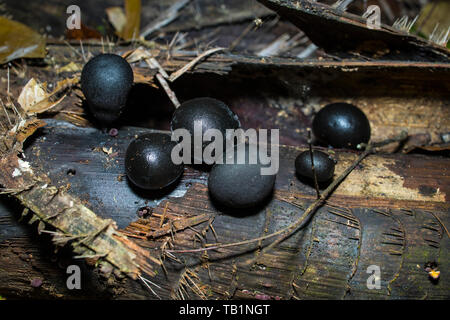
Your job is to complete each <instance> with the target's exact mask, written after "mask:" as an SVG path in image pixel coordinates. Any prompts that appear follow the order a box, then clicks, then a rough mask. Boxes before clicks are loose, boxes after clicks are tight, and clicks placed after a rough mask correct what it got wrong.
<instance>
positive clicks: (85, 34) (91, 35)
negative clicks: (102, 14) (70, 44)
mask: <svg viewBox="0 0 450 320" xmlns="http://www.w3.org/2000/svg"><path fill="white" fill-rule="evenodd" d="M101 37H102V34H101V33H100V32H98V31H97V30H95V29H92V28H89V27H88V26H86V25H84V24H83V23H81V28H80V29H67V30H66V38H67V39H69V40H83V39H100V38H101Z"/></svg>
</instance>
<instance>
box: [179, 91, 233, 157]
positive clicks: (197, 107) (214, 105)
mask: <svg viewBox="0 0 450 320" xmlns="http://www.w3.org/2000/svg"><path fill="white" fill-rule="evenodd" d="M196 121H201V128H202V134H205V132H206V131H207V130H208V129H217V130H219V131H220V132H221V133H222V135H223V138H224V140H223V146H224V148H225V140H226V130H227V129H238V128H240V126H241V124H240V122H239V119H238V117H237V115H236V114H235V113H234V112H233V111H231V109H230V108H229V107H228V106H227V105H226V104H225V103H223V102H222V101H219V100H217V99H213V98H207V97H202V98H195V99H192V100H188V101H186V102H184V103H182V104H181V106H180V107H178V108H177V109H176V110H175V112H174V114H173V117H172V121H171V129H172V131H174V130H176V129H186V130H188V131H189V133H190V134H191V137H192V138H191V142H192V144H193V143H194V124H195V122H196ZM209 143H211V142H203V145H202V150H203V149H204V148H205V147H206V146H207V145H208V144H209ZM193 150H194V146H192V156H194V152H193Z"/></svg>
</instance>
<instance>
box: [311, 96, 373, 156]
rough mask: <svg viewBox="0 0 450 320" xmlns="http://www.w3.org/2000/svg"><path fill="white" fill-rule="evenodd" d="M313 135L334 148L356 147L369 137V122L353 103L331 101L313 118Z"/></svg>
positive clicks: (367, 140) (365, 141)
mask: <svg viewBox="0 0 450 320" xmlns="http://www.w3.org/2000/svg"><path fill="white" fill-rule="evenodd" d="M313 132H314V135H315V136H316V137H317V139H319V140H320V141H321V142H324V143H326V144H328V145H330V146H333V147H335V148H350V149H356V147H357V145H358V144H360V143H367V142H369V139H370V123H369V120H368V119H367V117H366V115H365V114H364V113H363V112H362V111H361V110H360V109H358V108H357V107H355V106H354V105H351V104H348V103H332V104H329V105H327V106H325V107H324V108H322V109H321V110H320V111H319V112H318V113H317V115H316V116H315V117H314V120H313Z"/></svg>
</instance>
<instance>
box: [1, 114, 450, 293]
mask: <svg viewBox="0 0 450 320" xmlns="http://www.w3.org/2000/svg"><path fill="white" fill-rule="evenodd" d="M143 130H145V129H137V128H122V129H120V131H119V135H118V136H117V137H115V138H113V137H110V136H109V135H107V134H105V133H102V132H101V131H99V130H97V129H91V128H77V127H74V126H72V125H70V124H68V123H64V122H54V121H51V120H49V125H48V126H47V127H46V128H44V129H43V130H42V131H41V133H40V134H39V135H37V136H36V138H35V139H34V140H33V141H30V143H29V145H28V146H27V149H26V156H27V160H28V161H30V163H31V164H32V165H33V167H35V168H36V170H37V168H41V170H43V171H44V172H48V174H49V176H50V177H51V179H52V182H53V183H55V184H56V185H58V186H67V188H68V192H69V193H70V194H71V195H74V196H76V197H78V198H79V199H80V200H81V201H82V203H85V204H86V205H87V206H88V207H89V208H91V209H92V210H94V211H95V212H96V213H98V214H99V215H100V216H101V217H103V218H112V219H114V220H115V221H116V222H117V223H118V225H119V227H121V228H123V230H124V232H126V233H127V234H128V235H129V236H133V237H137V238H139V237H140V236H141V235H142V230H158V229H159V227H160V225H161V224H160V223H161V221H162V222H163V225H164V224H167V223H168V222H169V221H185V218H186V217H191V218H192V217H199V216H201V215H208V216H210V217H211V218H214V219H213V220H210V221H207V222H202V223H199V224H198V223H193V224H192V226H191V227H188V228H185V229H180V231H178V232H175V234H174V239H173V240H171V239H172V238H171V235H163V236H161V237H156V238H155V239H153V238H150V239H148V240H146V239H137V241H138V243H139V244H140V245H142V246H143V247H147V248H148V250H150V251H151V252H152V253H154V250H153V249H152V248H156V247H160V246H161V245H162V244H163V243H164V242H166V241H169V242H172V244H173V245H174V247H175V248H178V249H181V248H198V247H200V246H201V243H214V242H216V241H218V242H221V243H229V242H235V241H240V240H244V239H250V238H254V237H257V236H260V235H264V234H267V233H270V232H273V231H276V230H279V229H280V228H283V227H285V226H287V225H288V224H289V223H291V222H293V221H294V220H295V219H296V218H297V217H299V216H300V215H301V213H302V211H303V209H301V207H303V208H306V207H307V206H308V204H309V203H311V201H312V200H313V199H314V196H315V191H314V189H313V188H312V187H310V186H309V185H307V184H305V183H303V182H302V181H300V180H298V178H296V177H295V174H294V165H293V163H294V159H295V156H296V155H297V154H298V152H300V150H303V149H301V148H296V147H282V148H281V150H280V153H281V155H280V158H281V159H280V172H279V174H278V177H277V182H276V188H275V192H274V195H273V197H272V198H271V199H270V201H269V202H268V203H267V204H266V205H265V206H264V207H261V208H258V209H257V210H254V211H253V212H252V211H246V212H239V213H234V214H227V213H224V212H223V210H222V209H221V208H218V207H216V206H215V204H214V203H212V202H211V200H210V198H209V195H208V191H207V186H206V179H207V174H208V173H207V171H201V170H198V169H194V168H190V167H187V168H186V170H185V174H184V176H183V178H182V180H181V181H180V182H179V184H178V185H177V186H175V187H174V188H173V189H172V190H169V191H170V192H169V193H168V194H159V193H147V192H142V191H140V190H136V189H135V188H133V187H132V186H130V184H129V183H128V182H127V179H126V178H125V177H124V176H123V173H124V170H123V156H124V152H125V149H126V146H127V144H128V143H129V141H130V140H131V139H132V138H133V137H134V136H135V135H136V134H139V133H141V132H143ZM103 148H105V150H109V148H112V153H110V154H108V153H109V152H105V151H103V150H104V149H103ZM335 156H336V158H337V159H338V164H337V169H336V170H337V174H339V172H342V170H343V169H345V168H346V167H347V166H348V165H349V164H350V162H351V161H352V159H355V157H356V155H355V154H353V153H345V152H337V153H336V155H335ZM449 162H450V160H449V159H447V158H440V157H429V156H420V155H373V156H370V157H369V158H367V159H366V160H364V161H363V163H362V164H361V166H359V167H358V168H357V169H355V171H353V172H352V173H351V174H350V176H349V177H348V178H347V180H345V181H344V182H343V184H342V185H341V186H340V187H339V188H338V189H337V190H336V192H335V193H334V194H333V195H332V196H331V197H330V199H329V201H328V202H327V205H326V206H323V207H322V208H320V209H319V210H318V212H317V213H316V215H315V216H314V218H313V219H312V221H311V222H310V223H309V224H308V226H307V227H306V228H305V229H303V230H300V231H299V232H297V233H296V234H295V235H293V236H292V237H290V238H289V239H288V240H287V241H285V242H283V243H282V244H281V245H280V246H279V247H277V248H276V249H274V250H272V251H270V252H268V253H266V254H264V255H260V256H258V255H259V250H256V251H249V252H247V253H245V254H241V252H242V250H243V249H251V248H252V246H248V247H232V248H226V249H220V250H218V251H214V250H213V251H209V252H208V255H207V256H205V255H202V254H201V253H190V254H175V256H176V257H177V258H178V259H180V261H181V262H182V263H178V262H176V261H173V260H171V259H169V258H168V257H166V259H165V263H164V265H165V268H166V272H167V274H166V273H165V272H164V271H163V270H162V269H159V270H158V274H157V275H156V277H154V278H151V280H152V281H153V282H155V283H157V284H158V285H159V286H161V289H158V288H154V289H155V291H156V292H157V293H158V295H160V296H161V297H162V298H180V297H181V294H182V295H183V296H184V297H185V298H187V297H191V298H194V299H196V298H199V297H200V296H202V295H204V296H205V297H208V298H263V297H265V296H266V297H271V298H278V297H279V298H283V299H289V298H336V299H344V298H345V299H355V298H375V299H388V298H415V299H419V298H427V299H448V298H449V296H448V290H447V289H448V285H449V278H448V277H447V276H446V274H445V270H448V268H449V264H450V259H449V258H450V257H449V256H448V252H449V249H450V240H449V237H448V234H446V231H445V229H444V227H443V225H445V226H448V225H449V224H450V218H449V217H450V216H449V213H450V210H449V209H450V208H449V203H448V197H449V193H450V177H449V174H448V172H447V171H446V168H448V167H449ZM293 201H295V202H296V203H297V205H293V204H292V202H293ZM143 207H148V208H149V210H150V212H151V214H149V215H147V216H145V217H143V218H139V217H138V215H137V212H138V210H139V209H141V208H143ZM0 212H1V213H0V215H1V216H2V218H1V220H0V221H1V224H0V234H1V237H2V238H1V245H0V256H1V257H2V259H0V269H1V270H2V276H1V277H0V278H1V280H0V294H1V295H5V296H6V297H14V296H18V295H21V296H40V297H64V298H76V297H80V296H81V297H92V296H94V294H95V292H97V297H99V298H101V297H113V298H155V297H154V296H153V295H152V294H151V293H149V292H148V291H146V289H145V288H144V286H142V285H141V284H139V283H138V282H133V281H132V280H124V282H118V281H114V280H113V279H110V280H109V283H110V285H109V286H107V285H106V284H107V283H108V281H107V280H105V279H102V278H101V277H98V276H97V275H96V273H94V272H92V271H90V268H88V267H86V266H84V264H82V267H83V274H84V277H85V278H84V280H83V289H82V290H81V291H70V290H67V289H66V287H65V281H64V280H65V276H67V275H65V274H64V273H65V272H64V271H65V270H64V269H60V268H59V267H58V264H59V265H60V266H61V267H64V266H66V265H68V264H70V263H75V264H80V261H70V260H69V261H65V262H63V263H58V262H57V261H55V260H54V259H53V260H52V259H51V258H50V259H49V256H50V257H51V251H50V250H49V247H50V245H49V244H48V242H46V241H47V240H45V239H43V241H41V242H40V243H39V241H38V240H37V239H36V238H35V237H34V236H33V237H32V238H30V233H34V231H33V229H34V228H29V227H27V228H26V227H24V226H23V225H22V224H19V223H18V222H17V218H18V216H20V214H18V212H20V207H17V206H15V205H14V204H11V203H10V202H7V201H5V199H4V200H3V201H2V210H1V211H0ZM14 212H16V214H14ZM203 221H204V220H203ZM209 222H211V225H212V226H213V228H214V230H215V233H216V236H217V239H216V237H215V235H214V233H213V232H212V229H211V228H210V227H209ZM447 228H448V227H447ZM256 256H258V260H257V262H258V263H257V264H256V265H255V266H253V268H250V267H249V266H248V265H246V264H245V262H246V261H247V260H248V259H249V258H254V257H256ZM60 259H61V258H60ZM53 261H54V262H53ZM428 261H436V262H438V263H439V267H440V269H441V270H442V271H444V272H443V274H442V276H441V279H440V281H439V282H438V283H437V284H434V283H432V282H431V281H430V280H429V279H428V275H427V273H426V272H425V271H424V270H423V265H424V264H425V263H427V262H428ZM370 265H378V266H380V268H381V289H379V290H369V289H368V288H367V286H366V282H367V279H368V277H369V274H367V273H366V271H367V268H368V266H370ZM195 275H197V276H198V278H195ZM187 276H189V277H190V278H191V279H192V280H193V281H194V282H195V283H196V285H197V286H198V287H199V288H200V290H201V293H199V292H195V291H196V289H195V286H194V285H193V283H191V282H189V281H190V280H187ZM33 278H40V279H42V280H43V285H42V286H41V288H32V287H31V286H30V281H31V280H32V279H33ZM186 283H188V284H189V285H190V287H191V288H192V289H190V288H189V286H187V285H185V287H184V289H180V286H183V285H182V284H186ZM180 292H181V293H180Z"/></svg>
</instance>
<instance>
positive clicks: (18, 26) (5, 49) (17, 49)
mask: <svg viewBox="0 0 450 320" xmlns="http://www.w3.org/2000/svg"><path fill="white" fill-rule="evenodd" d="M45 55H46V50H45V39H44V37H42V36H41V35H40V34H39V33H37V32H35V31H33V30H32V29H30V28H28V27H27V26H26V25H24V24H22V23H20V22H17V21H12V20H9V19H7V18H5V17H0V64H3V63H6V62H9V61H12V60H14V59H18V58H44V57H45Z"/></svg>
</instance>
